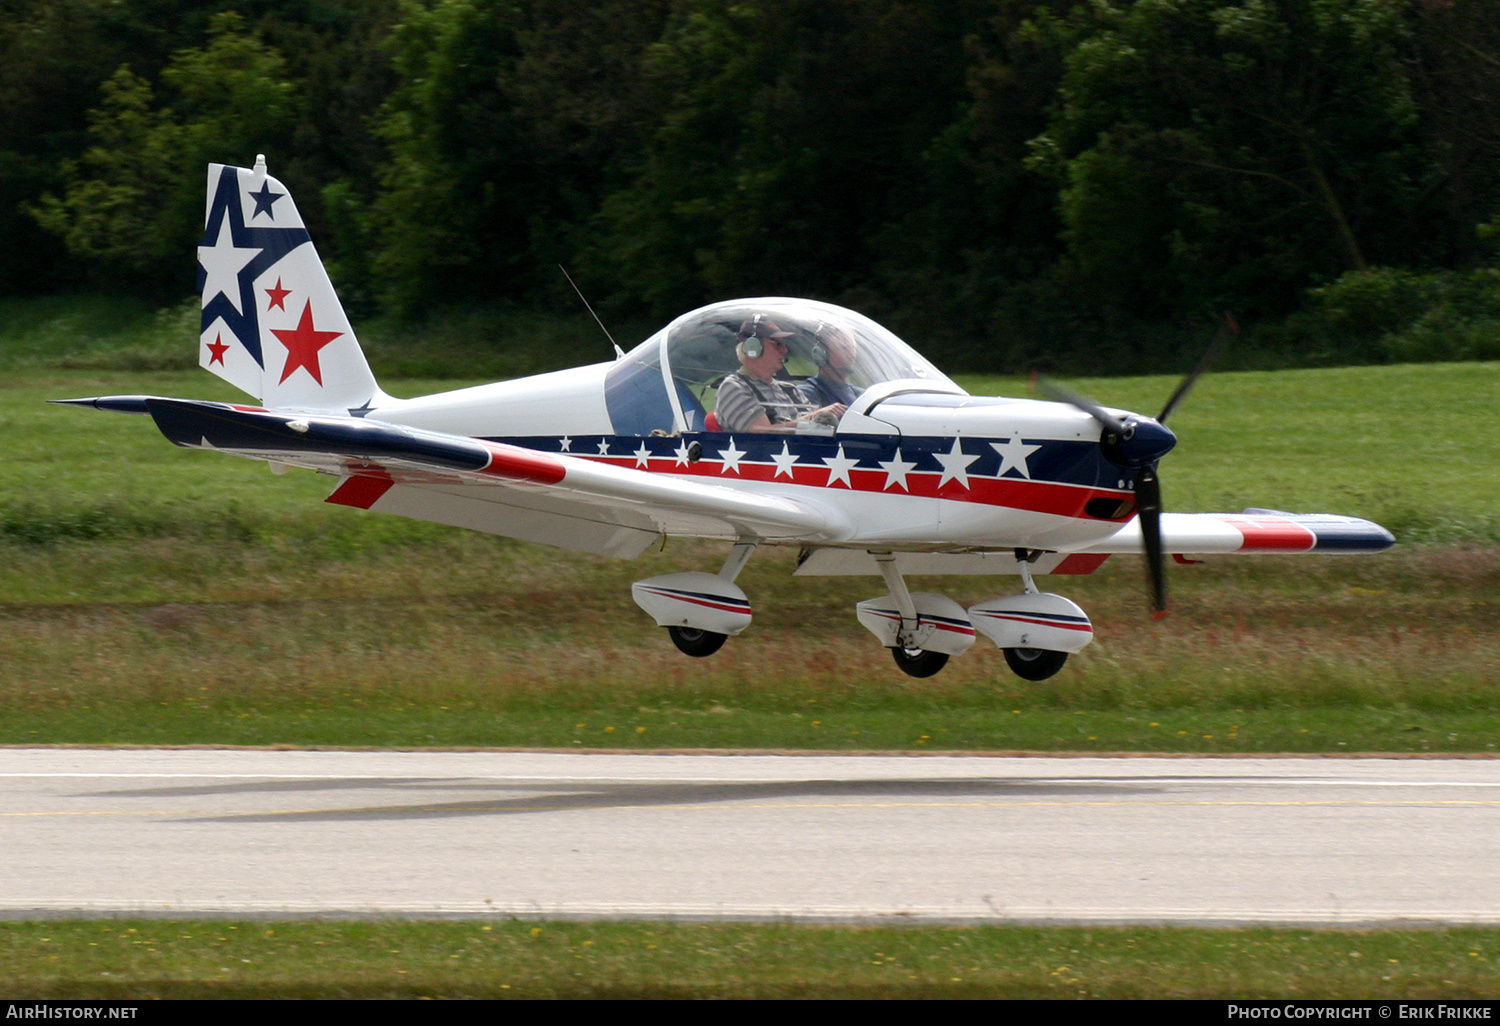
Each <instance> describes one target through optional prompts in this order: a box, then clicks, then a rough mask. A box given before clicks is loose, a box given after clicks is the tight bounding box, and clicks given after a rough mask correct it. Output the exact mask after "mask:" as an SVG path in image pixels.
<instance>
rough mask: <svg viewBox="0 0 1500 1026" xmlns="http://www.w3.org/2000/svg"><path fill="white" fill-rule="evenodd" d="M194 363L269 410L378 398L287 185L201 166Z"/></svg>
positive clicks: (259, 167)
mask: <svg viewBox="0 0 1500 1026" xmlns="http://www.w3.org/2000/svg"><path fill="white" fill-rule="evenodd" d="M198 275H199V286H200V290H201V292H202V294H203V321H202V333H201V335H200V338H199V356H198V362H199V364H200V365H201V366H202V367H203V368H204V369H206V370H210V371H213V373H215V374H217V375H219V377H221V378H223V379H224V380H226V381H228V382H230V383H232V384H234V385H235V386H237V387H239V388H242V389H244V390H245V391H246V392H248V393H250V394H251V395H253V396H255V397H256V398H257V399H259V400H260V401H261V402H262V403H264V404H265V405H266V406H268V407H271V408H273V409H307V410H329V411H332V410H341V411H342V410H352V409H359V408H362V407H367V406H369V405H371V404H372V402H373V401H375V400H376V399H377V398H379V397H380V391H379V389H378V388H377V386H376V384H375V378H374V376H373V375H372V374H371V373H370V366H369V364H368V363H366V362H365V356H364V353H363V352H362V351H361V350H360V348H359V341H358V340H357V339H356V338H355V337H354V329H353V328H352V327H350V325H349V319H348V318H347V317H346V316H344V308H343V307H342V306H341V305H340V304H339V300H338V296H336V295H334V292H333V283H332V282H331V281H329V280H328V272H327V271H325V270H324V269H323V262H322V261H321V260H319V259H318V253H317V250H315V249H314V248H313V244H312V240H311V238H310V237H309V236H308V234H307V228H306V227H305V226H304V225H303V223H302V216H301V215H300V214H298V213H297V205H296V204H295V203H293V202H292V197H291V193H290V192H288V191H287V188H286V186H284V185H282V184H281V183H280V182H278V181H277V180H276V179H274V178H272V177H271V176H270V175H268V174H266V160H265V157H264V156H257V157H256V158H255V167H254V168H253V169H247V168H242V167H228V166H226V165H223V164H210V165H209V166H208V204H207V213H206V216H205V218H204V227H203V238H201V239H200V240H198Z"/></svg>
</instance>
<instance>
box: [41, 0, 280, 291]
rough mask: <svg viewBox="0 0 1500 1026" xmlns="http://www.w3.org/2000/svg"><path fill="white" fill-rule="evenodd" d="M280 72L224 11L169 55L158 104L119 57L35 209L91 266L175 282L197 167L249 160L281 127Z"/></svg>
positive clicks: (189, 240) (197, 196)
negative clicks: (60, 185) (200, 42)
mask: <svg viewBox="0 0 1500 1026" xmlns="http://www.w3.org/2000/svg"><path fill="white" fill-rule="evenodd" d="M284 75H285V67H284V61H283V60H282V58H281V56H280V55H279V54H278V53H276V52H275V51H274V50H272V49H270V48H268V47H266V46H265V45H264V44H262V43H261V42H260V41H259V40H257V39H256V38H254V37H253V36H250V35H246V34H245V33H244V31H243V23H242V21H241V19H240V18H239V17H238V16H237V15H233V14H223V15H220V16H218V17H217V18H215V19H214V22H213V26H212V29H211V34H210V38H209V41H208V44H207V45H206V46H205V47H203V48H202V49H187V50H182V51H179V52H178V53H177V54H176V55H175V56H174V57H173V58H172V60H171V62H170V63H169V64H168V65H167V67H166V69H165V70H164V71H163V72H162V74H161V80H162V82H163V83H164V85H165V86H166V87H167V92H168V94H169V97H170V99H169V100H168V101H167V102H166V103H164V104H158V102H157V99H156V97H155V95H154V92H153V89H152V87H151V84H150V83H149V82H147V81H146V80H145V79H143V78H141V77H140V76H138V75H136V74H134V73H133V72H132V71H131V70H130V68H129V67H128V66H123V65H122V66H121V67H120V68H119V69H117V70H116V71H115V73H114V74H113V75H112V76H111V77H110V78H109V79H108V80H107V81H106V82H105V83H104V86H103V101H102V103H101V104H100V106H99V107H97V108H95V109H94V110H93V111H91V112H90V115H89V127H90V133H91V136H92V139H93V145H92V146H91V147H90V148H89V149H88V150H87V151H86V152H85V153H84V154H83V156H82V157H81V158H80V159H79V160H77V161H76V162H69V163H68V164H66V165H65V167H64V176H65V177H66V179H67V180H68V185H67V189H66V191H65V192H64V194H63V196H62V197H57V196H54V195H51V194H48V195H46V196H44V197H43V198H42V199H41V201H40V203H39V204H38V205H37V206H36V208H35V210H34V214H35V217H36V218H37V220H38V221H39V222H40V223H41V225H42V226H43V227H44V228H46V229H47V230H48V231H51V232H52V233H54V234H55V235H57V236H59V237H60V238H61V239H62V240H63V241H64V243H65V244H66V245H67V247H68V249H69V251H70V252H72V253H74V254H75V255H78V256H82V257H86V258H90V259H92V260H94V261H96V262H97V266H98V267H99V268H100V269H101V270H105V271H109V272H114V273H119V272H125V273H126V274H127V275H128V277H129V279H130V280H133V281H137V282H143V283H148V286H150V287H154V289H156V290H160V289H162V281H163V280H176V281H183V275H182V274H181V271H180V269H181V268H183V267H184V261H183V255H184V254H185V253H188V252H190V251H191V248H192V245H193V241H194V239H196V238H197V236H198V235H200V234H201V221H202V210H203V195H202V193H203V184H202V183H203V169H204V166H205V165H206V164H207V163H209V162H210V161H215V160H218V161H223V160H225V159H228V157H229V155H239V159H240V160H246V159H251V158H252V157H253V154H254V153H256V152H257V151H264V150H266V149H269V148H271V144H273V143H275V142H277V141H278V140H279V139H281V138H282V137H284V136H285V135H286V134H287V133H289V132H290V131H291V129H292V126H293V124H294V123H295V120H296V118H297V115H298V106H297V98H296V92H295V87H294V86H293V84H292V83H290V82H288V81H286V80H285V78H284ZM172 269H178V273H177V274H173V273H172ZM185 285H186V282H183V286H185ZM166 291H167V294H171V293H173V292H176V293H179V294H180V293H181V292H184V291H187V288H186V287H178V288H170V287H168V288H167V290H166Z"/></svg>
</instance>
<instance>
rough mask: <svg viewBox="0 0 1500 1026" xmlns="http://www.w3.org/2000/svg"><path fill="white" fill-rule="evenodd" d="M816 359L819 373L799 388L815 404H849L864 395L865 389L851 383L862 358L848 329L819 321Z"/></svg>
mask: <svg viewBox="0 0 1500 1026" xmlns="http://www.w3.org/2000/svg"><path fill="white" fill-rule="evenodd" d="M812 358H813V362H814V363H816V364H817V365H818V373H817V374H816V375H814V376H813V377H810V378H808V379H807V380H806V381H804V382H802V384H800V385H798V386H797V387H798V388H799V389H800V390H801V392H802V394H803V396H805V397H806V398H807V400H808V401H809V402H811V403H812V404H813V405H814V406H820V405H822V404H824V403H842V404H843V405H844V406H846V407H847V406H850V405H851V404H853V402H854V400H856V399H858V398H859V397H860V395H861V394H863V392H864V389H862V388H858V387H856V386H854V385H851V384H849V375H851V374H853V373H854V366H855V361H856V360H858V359H859V343H857V342H855V341H854V336H853V335H852V334H850V333H849V330H848V329H847V328H843V327H840V326H839V325H837V324H827V323H824V324H819V325H818V327H817V330H816V331H814V332H813V344H812Z"/></svg>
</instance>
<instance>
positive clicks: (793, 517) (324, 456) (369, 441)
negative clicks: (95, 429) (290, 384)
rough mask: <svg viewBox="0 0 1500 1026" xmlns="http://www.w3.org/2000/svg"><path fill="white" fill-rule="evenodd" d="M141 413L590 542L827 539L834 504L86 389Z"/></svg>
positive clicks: (545, 539)
mask: <svg viewBox="0 0 1500 1026" xmlns="http://www.w3.org/2000/svg"><path fill="white" fill-rule="evenodd" d="M85 402H87V403H88V404H90V405H95V406H98V407H100V408H103V409H115V410H122V411H125V412H146V413H149V414H150V415H151V416H152V418H153V419H154V420H155V421H156V425H157V427H159V428H160V429H161V432H162V434H164V435H166V436H167V438H168V439H169V440H170V441H172V442H174V443H175V444H177V445H180V446H185V447H188V448H200V449H216V450H219V451H221V452H228V453H231V454H233V455H237V456H245V457H249V458H252V459H260V460H268V461H270V462H271V463H272V464H273V466H274V465H275V464H283V465H288V466H297V467H307V468H311V469H313V470H318V471H321V472H323V473H327V474H332V475H336V476H338V477H341V478H343V480H342V481H341V482H340V484H339V485H338V487H337V488H335V489H334V491H333V494H332V495H330V496H329V497H328V501H329V502H334V503H339V504H341V505H345V506H356V507H359V508H361V509H374V510H377V511H379V512H385V513H396V514H399V515H402V516H408V517H413V518H415V519H419V520H430V521H434V522H437V523H443V524H451V525H453V526H457V527H467V528H471V529H474V530H480V531H486V532H489V533H491V534H500V535H505V536H507V537H512V538H519V539H522V540H524V541H535V542H542V543H545V544H549V545H558V546H562V547H564V548H570V549H576V550H579V551H584V552H594V553H598V554H602V555H613V556H625V557H630V556H635V555H638V554H640V553H641V552H643V551H644V550H645V549H646V548H647V547H649V546H650V545H651V544H652V543H653V542H656V541H659V540H660V539H661V538H662V537H663V536H664V535H667V534H680V535H692V536H695V537H710V538H729V539H736V538H757V539H765V540H799V539H801V540H806V541H813V542H817V541H822V542H830V541H838V540H840V539H842V538H846V537H848V536H849V535H850V534H852V533H853V525H852V524H851V523H850V522H849V521H848V520H847V518H846V517H845V516H844V515H843V514H842V513H841V512H840V511H838V510H837V509H834V508H830V507H823V506H820V505H817V504H814V503H809V502H803V501H798V500H794V499H790V498H785V497H783V496H779V495H769V494H764V493H756V492H751V491H742V490H739V489H735V488H727V487H724V486H722V485H716V484H709V483H704V482H701V481H698V480H692V479H680V478H672V477H669V476H666V475H654V474H647V473H643V472H641V471H637V470H633V469H630V468H626V467H616V466H608V465H604V464H600V463H593V462H590V461H588V460H582V459H577V458H575V457H571V456H567V455H562V454H557V453H543V452H537V451H535V450H532V449H525V448H521V447H519V446H513V445H505V444H502V443H498V442H488V441H484V440H483V439H478V438H468V437H465V436H463V435H452V434H446V433H443V432H437V431H423V430H418V429H415V428H408V427H403V426H399V425H395V424H388V423H385V422H382V421H378V420H370V419H362V418H359V417H329V416H299V415H297V414H288V413H276V412H272V411H269V410H263V409H260V408H257V407H251V406H238V405H233V404H229V403H215V402H202V401H195V400H183V399H159V398H155V397H147V396H141V397H134V396H132V397H110V398H106V399H99V400H88V401H85Z"/></svg>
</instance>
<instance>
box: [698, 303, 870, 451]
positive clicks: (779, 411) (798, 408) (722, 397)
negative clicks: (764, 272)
mask: <svg viewBox="0 0 1500 1026" xmlns="http://www.w3.org/2000/svg"><path fill="white" fill-rule="evenodd" d="M791 335H792V333H791V332H790V331H782V330H781V326H780V325H778V324H777V323H776V322H775V321H773V320H769V319H768V318H767V317H766V316H765V315H764V314H756V315H755V316H754V317H753V318H751V319H750V320H748V321H746V322H745V323H743V324H741V325H740V330H739V333H738V334H737V335H736V336H735V337H736V344H735V347H734V354H735V356H737V357H738V358H739V361H740V369H739V370H738V371H736V372H735V373H733V374H731V375H729V376H728V377H726V378H725V379H724V380H723V381H722V382H721V383H720V384H719V392H718V399H717V401H716V403H715V411H714V412H715V413H716V414H717V417H718V421H719V430H720V431H782V432H790V431H795V430H797V421H799V420H816V421H818V422H819V423H824V424H828V423H833V424H837V423H838V418H840V417H842V416H843V415H844V410H845V406H844V404H843V403H833V404H830V405H827V406H823V407H816V404H814V403H812V402H809V401H808V400H807V399H806V398H805V397H804V396H803V394H802V393H801V392H799V391H798V390H797V388H796V386H795V385H793V384H791V383H790V382H786V381H778V380H777V379H776V372H777V371H779V370H781V368H782V367H783V366H784V365H785V364H786V355H787V344H786V340H787V339H788V338H790V337H791Z"/></svg>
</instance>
